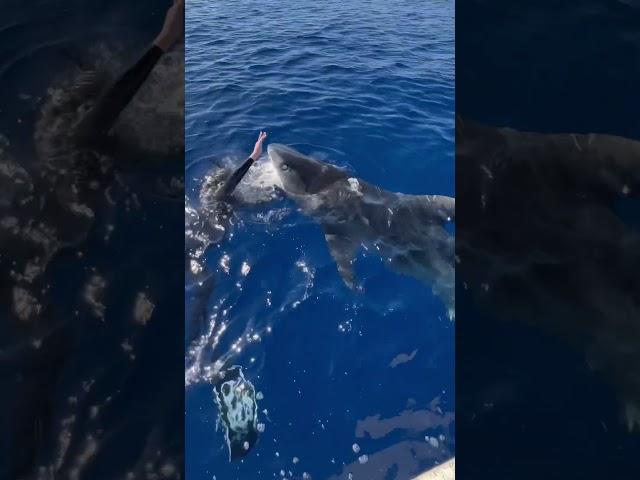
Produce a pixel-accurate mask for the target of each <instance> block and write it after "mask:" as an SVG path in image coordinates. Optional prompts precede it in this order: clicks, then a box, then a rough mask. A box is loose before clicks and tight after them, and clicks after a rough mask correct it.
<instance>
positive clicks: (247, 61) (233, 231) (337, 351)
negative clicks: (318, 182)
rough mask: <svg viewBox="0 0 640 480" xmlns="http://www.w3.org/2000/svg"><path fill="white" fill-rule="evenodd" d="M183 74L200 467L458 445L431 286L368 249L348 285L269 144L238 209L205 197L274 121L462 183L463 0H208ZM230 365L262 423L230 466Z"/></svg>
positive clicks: (193, 463)
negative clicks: (281, 187)
mask: <svg viewBox="0 0 640 480" xmlns="http://www.w3.org/2000/svg"><path fill="white" fill-rule="evenodd" d="M185 69H186V73H185V75H186V78H185V80H186V86H185V107H186V120H185V121H186V124H185V148H186V162H187V167H186V177H185V189H186V193H185V201H186V207H185V217H186V218H185V226H186V237H185V241H186V245H187V248H186V251H185V263H186V268H185V275H186V284H185V299H186V302H187V303H186V306H185V313H186V322H185V338H186V340H185V351H186V353H185V404H186V413H185V426H186V433H185V434H186V476H187V478H190V479H212V478H217V479H225V480H227V479H229V480H230V479H246V478H273V477H274V475H275V476H276V477H286V478H308V476H310V477H311V478H335V479H338V478H340V479H342V478H344V479H347V478H351V477H352V478H355V479H367V480H373V479H377V478H379V479H398V480H402V479H409V478H411V477H412V476H413V475H414V474H416V473H418V472H419V471H421V470H423V469H426V468H428V467H430V466H432V465H434V464H436V463H437V462H439V461H442V460H444V459H446V458H448V457H450V456H452V455H454V453H455V435H454V425H455V415H454V405H455V390H454V323H453V322H451V321H450V320H449V319H448V318H447V314H446V311H445V308H444V306H443V304H442V302H441V301H440V300H439V299H437V298H436V297H435V296H434V295H433V294H432V292H431V290H430V288H429V286H428V285H425V284H423V283H420V282H418V281H417V280H415V279H413V278H410V277H405V276H401V275H398V274H395V273H393V272H391V271H390V270H388V269H387V268H386V267H385V266H384V265H383V264H382V262H381V261H380V260H379V259H378V258H376V257H375V256H374V255H364V253H362V254H360V255H359V256H358V258H357V261H356V267H355V268H356V276H357V277H358V279H359V281H360V282H361V283H362V285H363V287H364V292H363V293H360V294H356V293H353V292H351V291H350V290H348V289H347V288H346V287H345V286H344V285H343V283H342V281H341V279H340V277H339V275H338V273H337V270H336V267H335V264H334V262H333V261H332V260H331V257H330V255H329V252H328V249H327V246H326V244H325V240H324V236H323V234H322V231H321V229H320V227H319V226H318V225H317V224H316V223H314V222H313V221H312V220H311V219H309V218H307V217H305V216H304V215H303V214H302V213H300V212H299V211H298V210H297V208H296V207H295V205H293V204H292V203H291V202H290V201H287V200H285V199H283V198H281V197H280V196H279V195H278V194H277V192H276V191H275V190H274V188H273V184H274V181H275V180H274V172H273V170H272V169H271V168H270V164H269V162H268V161H267V160H266V158H262V159H261V160H260V161H259V162H258V163H257V164H256V165H254V167H252V169H251V171H250V173H249V174H248V175H247V177H246V178H245V179H244V180H243V182H242V184H241V185H240V186H239V188H238V191H237V195H235V199H234V202H233V204H232V205H231V206H225V207H224V208H222V207H221V206H220V205H212V204H211V203H210V202H209V197H207V195H206V192H207V190H208V189H209V188H210V186H211V185H215V184H216V182H217V181H218V175H219V172H221V171H225V169H226V170H227V171H228V169H230V168H232V167H233V166H236V165H239V164H240V162H242V161H243V160H244V159H245V158H246V157H247V156H248V155H249V153H250V152H251V149H252V147H253V143H254V141H255V139H256V138H257V135H258V132H259V131H260V130H266V131H267V132H268V139H267V143H268V142H277V143H283V144H287V145H290V146H292V147H294V148H296V149H297V150H299V151H301V152H303V153H305V154H309V155H312V156H314V157H316V158H319V159H321V160H323V161H326V162H329V163H332V164H335V165H337V166H339V167H343V168H346V169H348V170H349V171H350V172H352V173H353V175H354V176H357V177H359V178H362V179H364V180H366V181H368V182H370V183H373V184H376V185H379V186H380V187H383V188H385V189H387V190H390V191H396V192H403V193H411V194H443V195H454V193H455V192H454V148H453V141H454V2H452V1H437V0H433V1H428V2H421V3H420V4H419V5H418V4H416V2H410V1H404V2H384V1H382V0H371V1H363V0H358V1H351V2H339V1H328V2H311V1H306V0H305V1H291V0H289V1H238V2H204V1H199V0H194V1H191V2H189V4H188V8H187V18H186V65H185ZM203 189H204V194H203ZM234 365H237V366H240V367H241V368H242V372H243V375H244V377H245V379H246V380H247V381H248V382H250V383H251V384H252V386H253V387H254V388H255V391H256V392H259V393H257V395H256V398H257V400H256V402H257V411H258V418H257V422H258V424H259V425H260V430H262V427H264V431H262V432H259V435H258V440H257V442H256V443H255V445H247V446H248V447H250V448H249V451H248V452H246V455H245V456H244V457H243V458H240V459H236V460H234V461H233V462H230V461H229V452H228V448H227V445H226V441H225V433H224V428H223V426H222V425H221V424H220V422H219V414H220V409H219V408H218V406H217V405H216V402H215V401H214V388H213V386H212V381H213V380H214V379H215V378H216V375H218V374H219V372H220V371H225V370H226V369H228V368H229V367H231V366H234ZM305 474H306V476H305Z"/></svg>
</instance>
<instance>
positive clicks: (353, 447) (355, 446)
mask: <svg viewBox="0 0 640 480" xmlns="http://www.w3.org/2000/svg"><path fill="white" fill-rule="evenodd" d="M351 448H352V449H353V453H358V452H360V445H358V444H357V443H354V444H353V445H352V446H351Z"/></svg>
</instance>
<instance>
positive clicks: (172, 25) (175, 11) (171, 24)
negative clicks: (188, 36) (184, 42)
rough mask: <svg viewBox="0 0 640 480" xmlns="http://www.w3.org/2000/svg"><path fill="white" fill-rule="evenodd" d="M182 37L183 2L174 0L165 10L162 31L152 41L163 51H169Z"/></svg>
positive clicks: (182, 0)
mask: <svg viewBox="0 0 640 480" xmlns="http://www.w3.org/2000/svg"><path fill="white" fill-rule="evenodd" d="M183 35H184V0H175V1H174V2H173V5H171V7H170V8H169V10H167V15H166V16H165V17H164V25H163V26H162V30H160V33H159V34H158V36H157V37H156V39H155V40H154V42H153V43H154V45H157V46H158V47H160V48H161V49H162V50H163V51H165V52H166V51H167V50H169V49H170V48H171V47H172V46H173V45H174V44H175V43H176V42H177V41H178V40H180V39H181V38H182V36H183Z"/></svg>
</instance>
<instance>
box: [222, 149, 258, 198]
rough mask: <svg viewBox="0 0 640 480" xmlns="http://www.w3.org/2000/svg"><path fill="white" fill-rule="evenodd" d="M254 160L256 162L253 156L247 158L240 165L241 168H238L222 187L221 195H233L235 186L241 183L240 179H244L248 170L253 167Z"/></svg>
mask: <svg viewBox="0 0 640 480" xmlns="http://www.w3.org/2000/svg"><path fill="white" fill-rule="evenodd" d="M253 162H254V160H253V158H251V157H249V158H247V160H246V161H245V162H244V163H243V164H242V165H241V166H240V168H238V169H237V170H236V171H235V172H233V173H232V174H231V176H230V177H229V179H228V180H227V182H226V183H225V184H224V186H223V187H222V188H221V189H220V196H221V197H224V196H227V195H231V194H232V193H233V191H234V190H235V188H236V187H237V186H238V184H239V183H240V180H242V177H244V176H245V175H246V174H247V172H248V171H249V169H250V168H251V165H253Z"/></svg>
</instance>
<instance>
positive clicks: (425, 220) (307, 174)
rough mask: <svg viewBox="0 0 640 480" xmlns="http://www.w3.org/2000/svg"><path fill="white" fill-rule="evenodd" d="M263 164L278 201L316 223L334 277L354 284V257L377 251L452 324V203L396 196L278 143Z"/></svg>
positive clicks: (443, 199)
mask: <svg viewBox="0 0 640 480" xmlns="http://www.w3.org/2000/svg"><path fill="white" fill-rule="evenodd" d="M267 154H268V158H269V160H270V161H271V163H272V164H273V167H274V168H275V170H276V172H277V175H278V178H279V180H280V185H278V188H279V189H280V190H281V191H282V192H283V193H284V195H285V196H286V197H288V198H290V199H291V200H293V201H294V202H295V203H296V204H297V206H298V207H299V208H300V210H301V211H302V212H303V213H304V214H306V215H308V216H309V217H311V218H312V219H314V220H315V221H316V222H317V223H319V224H320V227H321V228H322V230H323V232H324V237H325V239H326V241H327V245H328V248H329V252H330V253H331V256H332V257H333V260H334V261H335V263H336V265H337V269H338V273H339V274H340V277H341V278H342V280H343V281H344V283H345V285H346V286H347V287H349V288H350V289H352V290H362V287H361V285H358V283H357V280H356V276H355V271H354V259H355V257H356V254H357V253H358V252H359V250H360V249H361V248H364V249H366V250H367V251H373V252H375V253H377V254H378V255H379V256H380V258H381V259H382V260H383V261H384V262H385V264H386V265H387V266H388V267H389V268H390V269H391V270H393V271H395V272H397V273H400V274H403V275H408V276H411V277H414V278H416V279H418V280H420V281H422V282H423V283H425V284H427V285H429V286H430V287H431V288H432V290H433V293H434V294H435V295H436V296H437V297H439V298H440V299H441V300H442V302H443V303H444V305H445V308H446V309H447V313H448V316H449V318H450V319H451V320H453V319H454V318H455V294H454V291H455V275H454V263H455V241H454V236H453V235H452V234H451V233H450V232H449V231H448V230H447V228H446V227H447V224H452V223H453V222H454V221H455V198H453V197H449V196H444V195H408V194H404V193H394V192H390V191H387V190H385V189H383V188H381V187H378V186H376V185H373V184H371V183H368V182H366V181H364V180H362V179H359V178H356V177H354V176H353V175H351V174H350V173H349V172H347V171H345V170H344V169H341V168H338V167H336V166H334V165H331V164H329V163H326V162H322V161H320V160H317V159H315V158H312V157H310V156H308V155H304V154H302V153H300V152H298V151H296V150H294V149H293V148H290V147H288V146H286V145H281V144H270V145H269V146H268V148H267Z"/></svg>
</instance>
